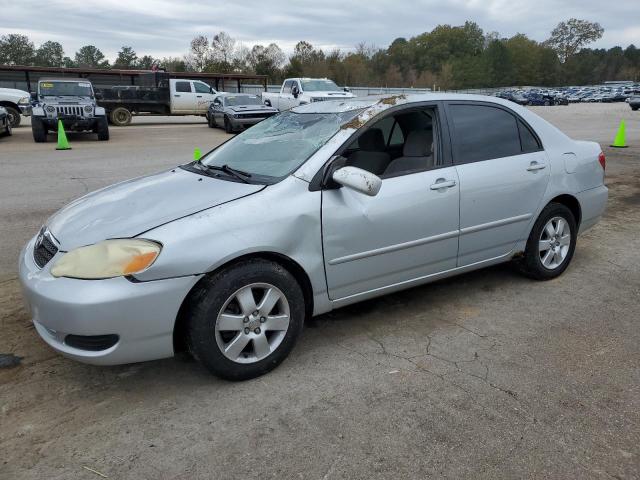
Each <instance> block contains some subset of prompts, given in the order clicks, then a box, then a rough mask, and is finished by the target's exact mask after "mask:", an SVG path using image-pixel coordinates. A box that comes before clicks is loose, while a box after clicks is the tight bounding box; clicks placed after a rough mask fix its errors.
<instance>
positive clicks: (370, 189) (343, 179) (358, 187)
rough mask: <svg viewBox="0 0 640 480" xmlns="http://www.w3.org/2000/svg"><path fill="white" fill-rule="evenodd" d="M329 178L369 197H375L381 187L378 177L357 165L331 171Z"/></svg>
mask: <svg viewBox="0 0 640 480" xmlns="http://www.w3.org/2000/svg"><path fill="white" fill-rule="evenodd" d="M331 178H333V181H334V182H336V183H339V184H340V185H342V186H344V187H347V188H350V189H352V190H355V191H356V192H359V193H362V194H364V195H368V196H370V197H375V196H376V195H377V194H378V192H379V191H380V187H382V179H381V178H380V177H378V176H377V175H374V174H373V173H371V172H367V171H366V170H362V169H361V168H357V167H342V168H340V169H339V170H336V171H335V172H333V176H332V177H331Z"/></svg>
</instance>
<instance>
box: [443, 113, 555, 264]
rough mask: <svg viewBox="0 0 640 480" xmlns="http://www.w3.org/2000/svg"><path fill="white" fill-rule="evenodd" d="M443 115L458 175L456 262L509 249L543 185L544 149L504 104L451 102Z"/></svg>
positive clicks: (539, 198)
mask: <svg viewBox="0 0 640 480" xmlns="http://www.w3.org/2000/svg"><path fill="white" fill-rule="evenodd" d="M447 116H448V118H449V121H450V127H451V128H450V129H451V132H452V133H451V138H452V147H453V148H452V152H453V160H454V163H455V164H456V169H457V171H458V177H459V180H460V247H459V252H458V266H465V265H470V264H473V263H477V262H481V261H484V260H489V259H493V258H497V257H500V256H504V255H508V254H510V253H511V252H512V250H513V248H514V247H515V244H516V242H517V241H518V240H522V239H525V238H526V236H527V234H528V231H527V227H528V225H529V224H530V222H531V221H532V217H533V215H535V213H536V211H537V210H538V207H539V205H540V202H541V201H542V198H543V196H544V192H545V191H546V188H547V184H548V182H549V171H550V168H549V162H548V159H547V157H546V154H545V152H544V151H543V150H542V146H541V144H540V142H539V139H537V137H536V135H535V133H534V132H533V131H532V130H531V129H530V127H528V126H527V125H526V124H525V123H524V122H523V121H522V119H520V118H519V117H517V116H516V115H514V114H513V112H511V111H510V110H509V109H507V108H501V107H500V106H496V105H488V104H481V103H458V102H455V103H454V102H452V103H450V104H449V105H448V108H447ZM521 137H522V138H521Z"/></svg>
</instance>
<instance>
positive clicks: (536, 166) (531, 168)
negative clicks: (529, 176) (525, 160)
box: [527, 162, 547, 172]
mask: <svg viewBox="0 0 640 480" xmlns="http://www.w3.org/2000/svg"><path fill="white" fill-rule="evenodd" d="M545 168H547V166H546V165H545V164H544V163H538V162H531V164H530V165H529V166H528V167H527V171H529V172H535V171H536V170H543V169H545Z"/></svg>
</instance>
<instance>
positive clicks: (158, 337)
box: [19, 237, 200, 365]
mask: <svg viewBox="0 0 640 480" xmlns="http://www.w3.org/2000/svg"><path fill="white" fill-rule="evenodd" d="M34 243H35V237H34V238H33V239H31V241H29V243H27V245H26V246H25V247H24V249H23V250H22V252H21V253H20V260H19V262H20V265H19V272H20V274H19V277H20V283H21V284H22V288H23V292H24V296H25V299H26V301H27V304H28V306H29V308H30V310H31V315H32V319H33V323H34V326H35V328H36V331H37V332H38V333H39V334H40V336H41V337H42V339H43V340H44V341H45V342H46V343H47V344H48V345H49V346H50V347H52V348H53V349H54V350H56V351H58V352H59V353H61V354H62V355H64V356H66V357H70V358H73V359H74V360H78V361H80V362H84V363H91V364H95V365H118V364H123V363H134V362H142V361H147V360H156V359H159V358H165V357H171V356H173V353H174V352H173V329H174V324H175V320H176V317H177V314H178V310H179V308H180V305H181V304H182V301H183V300H184V298H185V297H186V296H187V294H188V293H189V291H190V290H191V288H192V287H193V286H194V285H195V283H196V282H197V281H198V279H199V278H200V276H189V277H179V278H170V279H165V280H156V281H149V282H131V281H129V280H127V279H126V278H124V277H118V278H110V279H106V280H77V279H72V278H54V277H53V276H51V274H50V272H49V269H50V268H51V265H53V263H54V262H55V261H56V260H57V259H58V258H59V257H60V256H61V255H62V254H61V253H58V254H56V256H55V257H53V259H52V260H51V261H49V263H48V264H47V265H45V267H44V268H42V269H40V268H38V266H37V265H36V264H35V262H34V260H33V245H34ZM114 334H115V335H118V341H117V343H115V345H113V346H111V347H109V348H107V349H106V350H99V351H95V350H83V349H80V348H75V347H72V346H70V345H68V344H67V343H66V342H65V337H66V336H67V335H82V336H94V335H114Z"/></svg>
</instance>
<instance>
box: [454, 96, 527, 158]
mask: <svg viewBox="0 0 640 480" xmlns="http://www.w3.org/2000/svg"><path fill="white" fill-rule="evenodd" d="M450 111H451V115H452V120H453V128H454V131H455V141H454V152H455V154H456V156H455V160H456V163H469V162H480V161H482V160H490V159H492V158H502V157H509V156H512V155H519V154H520V153H522V150H521V147H520V134H519V132H518V124H517V123H516V117H514V116H513V115H511V114H510V113H509V112H507V111H505V110H502V109H500V108H497V107H490V106H485V105H455V104H454V105H451V106H450Z"/></svg>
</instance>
